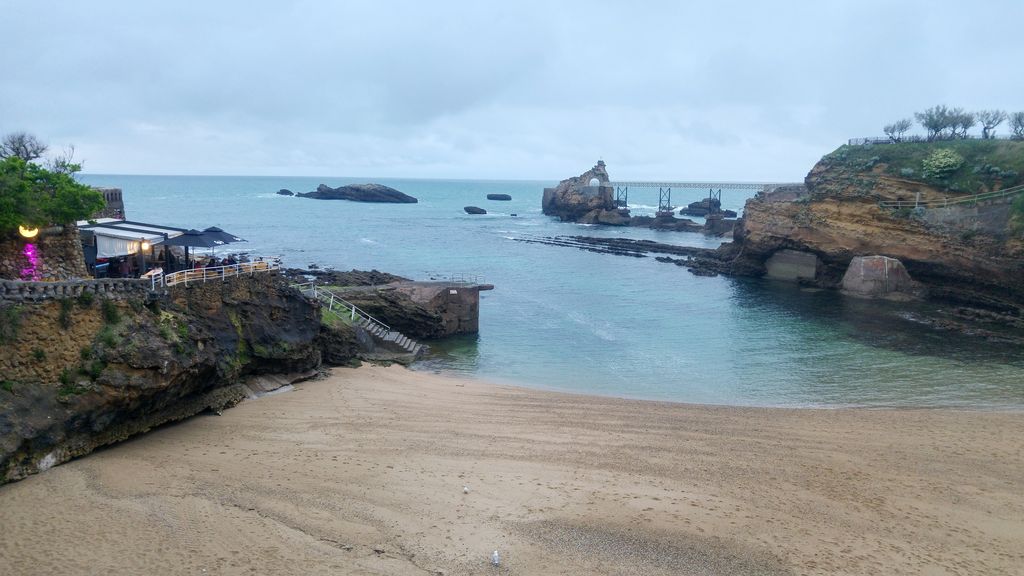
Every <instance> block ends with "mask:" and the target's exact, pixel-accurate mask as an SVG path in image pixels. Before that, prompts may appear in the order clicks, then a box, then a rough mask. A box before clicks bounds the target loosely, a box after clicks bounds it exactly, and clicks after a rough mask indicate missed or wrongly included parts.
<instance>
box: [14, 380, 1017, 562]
mask: <svg viewBox="0 0 1024 576" xmlns="http://www.w3.org/2000/svg"><path fill="white" fill-rule="evenodd" d="M1022 439H1024V414H1021V413H996V412H968V411H951V410H913V411H891V410H787V409H747V408H729V407H709V406H694V405H683V404H669V403H654V402H642V401H631V400H620V399H611V398H602V397H591V396H578V395H565V394H557V393H550V392H543V391H536V390H528V389H521V388H513V387H507V386H497V385H493V384H488V383H485V382H478V381H473V380H464V379H456V378H451V377H444V376H438V375H433V374H427V373H421V372H414V371H409V370H407V369H405V368H400V367H387V368H385V367H363V368H359V369H335V371H334V374H333V376H332V377H330V378H329V379H326V380H319V381H312V382H307V383H304V384H300V385H298V386H297V387H296V389H295V390H294V391H292V392H286V393H280V394H276V395H272V396H267V397H263V398H260V399H256V400H251V401H247V402H244V403H242V404H241V405H239V406H237V407H235V408H233V409H231V410H228V411H226V412H224V414H223V415H222V416H215V415H204V416H200V417H196V418H193V419H190V420H188V421H185V422H181V423H179V424H176V425H172V426H167V427H164V428H161V429H159V430H156V431H153V432H151V433H149V434H146V435H144V436H141V437H138V438H136V439H134V440H132V441H129V442H126V443H124V444H121V445H118V446H113V447H111V448H109V449H106V450H102V451H100V452H98V453H94V454H92V455H90V456H87V457H84V458H81V459H79V460H77V461H74V462H70V463H68V464H65V465H63V466H59V467H56V468H54V469H51V470H49V471H47V472H45V473H43V474H40V475H37V476H34V477H30V478H28V479H26V480H24V481H21V482H17V483H14V484H10V485H7V486H3V487H0V526H2V527H3V537H2V538H0V573H2V574H5V575H22V574H46V575H52V574H448V575H451V574H935V575H942V574H1024V440H1022ZM494 550H498V551H499V554H500V555H501V564H500V566H497V567H495V566H492V565H491V564H490V556H491V553H492V552H493V551H494Z"/></svg>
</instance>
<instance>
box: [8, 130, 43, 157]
mask: <svg viewBox="0 0 1024 576" xmlns="http://www.w3.org/2000/svg"><path fill="white" fill-rule="evenodd" d="M46 149H47V146H46V144H43V143H42V142H40V141H39V139H38V138H36V137H35V136H33V135H31V134H29V133H28V132H12V133H10V134H8V135H6V136H4V137H3V140H0V160H5V159H7V158H12V157H17V158H21V159H22V160H24V161H25V162H31V161H33V160H35V159H37V158H39V157H40V156H42V155H43V154H45V153H46Z"/></svg>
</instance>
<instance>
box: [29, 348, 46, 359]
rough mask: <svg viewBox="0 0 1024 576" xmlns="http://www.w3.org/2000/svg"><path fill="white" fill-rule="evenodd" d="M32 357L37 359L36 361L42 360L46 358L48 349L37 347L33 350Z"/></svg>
mask: <svg viewBox="0 0 1024 576" xmlns="http://www.w3.org/2000/svg"><path fill="white" fill-rule="evenodd" d="M32 357H33V358H35V359H36V362H42V361H43V360H46V351H45V350H43V349H42V348H36V349H34V350H32Z"/></svg>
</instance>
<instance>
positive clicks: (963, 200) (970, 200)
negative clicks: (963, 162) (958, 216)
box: [878, 185, 1024, 210]
mask: <svg viewBox="0 0 1024 576" xmlns="http://www.w3.org/2000/svg"><path fill="white" fill-rule="evenodd" d="M1021 193H1024V185H1021V186H1014V187H1013V188H1007V189H1005V190H995V191H993V192H982V193H979V194H972V195H970V196H957V197H955V198H943V199H942V200H929V201H927V202H917V201H914V200H892V201H885V202H879V203H878V206H879V207H880V208H887V209H889V210H898V209H901V208H946V207H949V206H959V205H962V204H975V203H978V202H985V201H988V200H998V199H1000V198H1006V197H1009V196H1016V195H1018V194H1021Z"/></svg>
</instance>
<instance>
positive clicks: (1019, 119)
mask: <svg viewBox="0 0 1024 576" xmlns="http://www.w3.org/2000/svg"><path fill="white" fill-rule="evenodd" d="M1010 130H1012V131H1013V139H1014V140H1024V112H1014V113H1013V114H1010Z"/></svg>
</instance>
